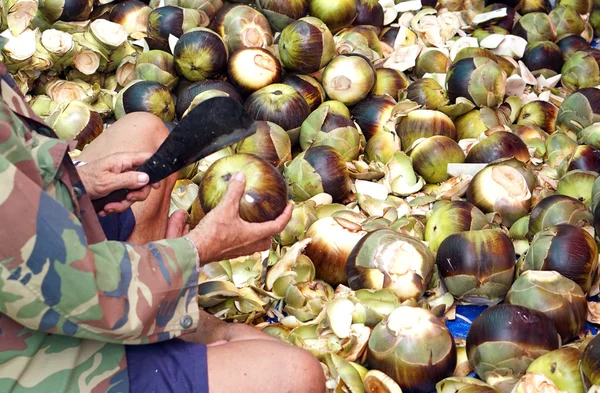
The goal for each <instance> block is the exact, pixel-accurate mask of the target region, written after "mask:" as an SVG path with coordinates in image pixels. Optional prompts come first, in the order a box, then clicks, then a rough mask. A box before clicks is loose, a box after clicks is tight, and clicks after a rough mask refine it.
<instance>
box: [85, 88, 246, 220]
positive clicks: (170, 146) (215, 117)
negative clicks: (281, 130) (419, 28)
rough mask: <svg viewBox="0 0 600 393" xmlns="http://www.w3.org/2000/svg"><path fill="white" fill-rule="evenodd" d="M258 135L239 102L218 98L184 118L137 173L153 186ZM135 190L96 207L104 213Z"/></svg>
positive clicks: (117, 193) (99, 201) (96, 202)
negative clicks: (112, 204)
mask: <svg viewBox="0 0 600 393" xmlns="http://www.w3.org/2000/svg"><path fill="white" fill-rule="evenodd" d="M255 132H256V124H255V122H254V120H253V119H252V118H251V117H250V116H248V115H247V114H246V112H244V107H243V106H242V105H241V104H240V103H239V102H237V101H236V100H234V99H232V98H229V97H214V98H211V99H208V100H206V101H203V102H201V103H200V104H198V106H196V107H195V108H194V109H192V110H191V111H190V112H189V113H188V114H187V115H186V116H185V117H184V118H183V119H181V121H180V122H179V123H178V124H177V126H176V127H175V128H174V129H173V130H172V131H171V132H170V134H169V136H168V137H167V139H165V141H164V142H163V144H162V145H160V147H159V148H158V150H157V151H156V153H154V155H153V156H152V157H150V158H149V159H148V161H146V162H145V163H144V164H143V165H142V166H140V167H139V168H137V171H140V172H145V173H147V174H148V176H150V184H152V183H156V182H159V181H161V180H162V179H164V178H166V177H167V176H169V175H171V174H173V173H175V172H177V171H178V170H180V169H181V168H184V167H186V166H187V165H190V164H191V163H193V162H196V161H198V160H201V159H203V158H204V157H206V156H208V155H210V154H212V153H214V152H217V151H219V150H221V149H223V148H225V147H227V146H230V145H232V144H234V143H236V142H239V141H241V140H242V139H245V138H247V137H249V136H250V135H252V134H254V133H255ZM131 191H132V190H128V189H120V190H116V191H113V192H112V193H110V194H109V195H107V196H105V197H104V198H100V199H96V200H94V201H93V204H94V208H95V209H96V211H101V210H102V209H104V206H105V205H106V204H107V203H110V202H120V201H122V200H124V199H125V197H126V196H127V194H128V193H129V192H131Z"/></svg>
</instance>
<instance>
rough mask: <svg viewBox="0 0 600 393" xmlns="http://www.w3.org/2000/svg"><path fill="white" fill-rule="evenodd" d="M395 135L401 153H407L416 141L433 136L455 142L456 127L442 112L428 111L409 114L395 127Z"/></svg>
mask: <svg viewBox="0 0 600 393" xmlns="http://www.w3.org/2000/svg"><path fill="white" fill-rule="evenodd" d="M396 133H397V134H398V136H399V137H400V141H401V147H402V151H407V150H408V149H409V148H410V147H411V146H412V144H413V143H414V142H415V141H416V140H417V139H420V138H428V137H430V136H434V135H443V136H447V137H448V138H450V139H454V140H456V127H455V126H454V123H453V122H452V120H451V119H450V118H449V117H448V116H447V115H445V114H444V113H442V112H439V111H434V110H428V109H417V110H414V111H412V112H409V113H408V115H407V116H406V117H404V118H402V120H401V121H400V122H399V123H398V124H397V125H396Z"/></svg>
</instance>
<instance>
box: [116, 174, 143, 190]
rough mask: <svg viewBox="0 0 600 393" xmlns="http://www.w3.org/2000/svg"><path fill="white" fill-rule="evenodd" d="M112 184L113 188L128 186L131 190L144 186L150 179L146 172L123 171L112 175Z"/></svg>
mask: <svg viewBox="0 0 600 393" xmlns="http://www.w3.org/2000/svg"><path fill="white" fill-rule="evenodd" d="M113 178H114V184H112V187H110V188H112V189H113V190H118V189H120V188H129V189H131V190H137V189H139V188H142V187H144V186H145V185H147V184H148V182H149V181H150V177H149V176H148V174H146V173H144V172H133V171H131V172H123V173H119V174H118V175H114V177H113Z"/></svg>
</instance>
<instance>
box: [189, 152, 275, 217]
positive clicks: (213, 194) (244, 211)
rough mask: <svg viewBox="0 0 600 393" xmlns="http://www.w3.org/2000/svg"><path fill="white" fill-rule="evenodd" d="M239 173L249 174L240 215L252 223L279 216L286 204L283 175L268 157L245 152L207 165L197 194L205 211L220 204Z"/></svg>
mask: <svg viewBox="0 0 600 393" xmlns="http://www.w3.org/2000/svg"><path fill="white" fill-rule="evenodd" d="M236 172H243V173H244V174H245V175H246V187H245V189H244V195H243V196H242V198H241V200H240V217H241V218H242V219H243V220H245V221H250V222H265V221H271V220H274V219H275V218H277V217H279V215H280V214H281V213H282V212H283V210H284V209H285V206H286V203H287V189H286V185H285V182H284V181H283V178H282V177H281V175H280V174H279V172H278V171H277V169H275V167H274V166H273V165H271V164H269V163H268V162H267V161H266V160H264V159H262V158H260V157H258V156H255V155H253V154H245V153H241V154H234V155H231V156H227V157H223V158H221V159H219V160H218V161H216V162H215V163H214V164H212V165H211V166H210V168H208V170H207V171H206V173H205V174H204V177H203V178H202V183H201V184H200V192H199V194H198V198H199V199H200V204H201V205H202V210H204V212H206V213H208V212H209V211H210V210H212V209H214V208H215V207H216V206H217V204H218V203H219V202H220V201H221V198H222V197H223V195H224V194H225V192H226V190H227V185H228V183H229V180H230V179H231V177H232V176H233V175H234V174H235V173H236Z"/></svg>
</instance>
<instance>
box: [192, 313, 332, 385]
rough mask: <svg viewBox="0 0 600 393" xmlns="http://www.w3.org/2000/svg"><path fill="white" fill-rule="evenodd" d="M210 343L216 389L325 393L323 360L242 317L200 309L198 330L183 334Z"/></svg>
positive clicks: (210, 372)
mask: <svg viewBox="0 0 600 393" xmlns="http://www.w3.org/2000/svg"><path fill="white" fill-rule="evenodd" d="M180 338H181V339H182V340H184V341H188V342H195V343H200V344H209V347H208V382H209V390H210V392H211V393H221V392H222V393H226V392H227V393H229V392H245V393H253V392H256V393H259V392H260V393H271V392H272V393H287V392H289V393H323V392H325V377H324V374H323V369H322V368H321V365H320V364H319V361H318V360H317V359H316V358H315V357H314V356H312V355H311V354H310V353H308V352H307V351H305V350H303V349H300V348H297V347H294V346H292V345H289V344H286V343H284V342H282V341H280V340H278V339H276V338H274V337H271V336H269V335H268V334H266V333H263V332H261V331H260V330H258V329H256V328H254V327H252V326H248V325H245V324H242V323H225V322H223V321H221V320H220V319H218V318H216V317H214V316H212V315H210V314H208V313H206V312H204V311H202V310H201V311H200V320H199V323H198V331H197V332H196V333H193V334H188V335H186V336H182V337H180Z"/></svg>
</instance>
